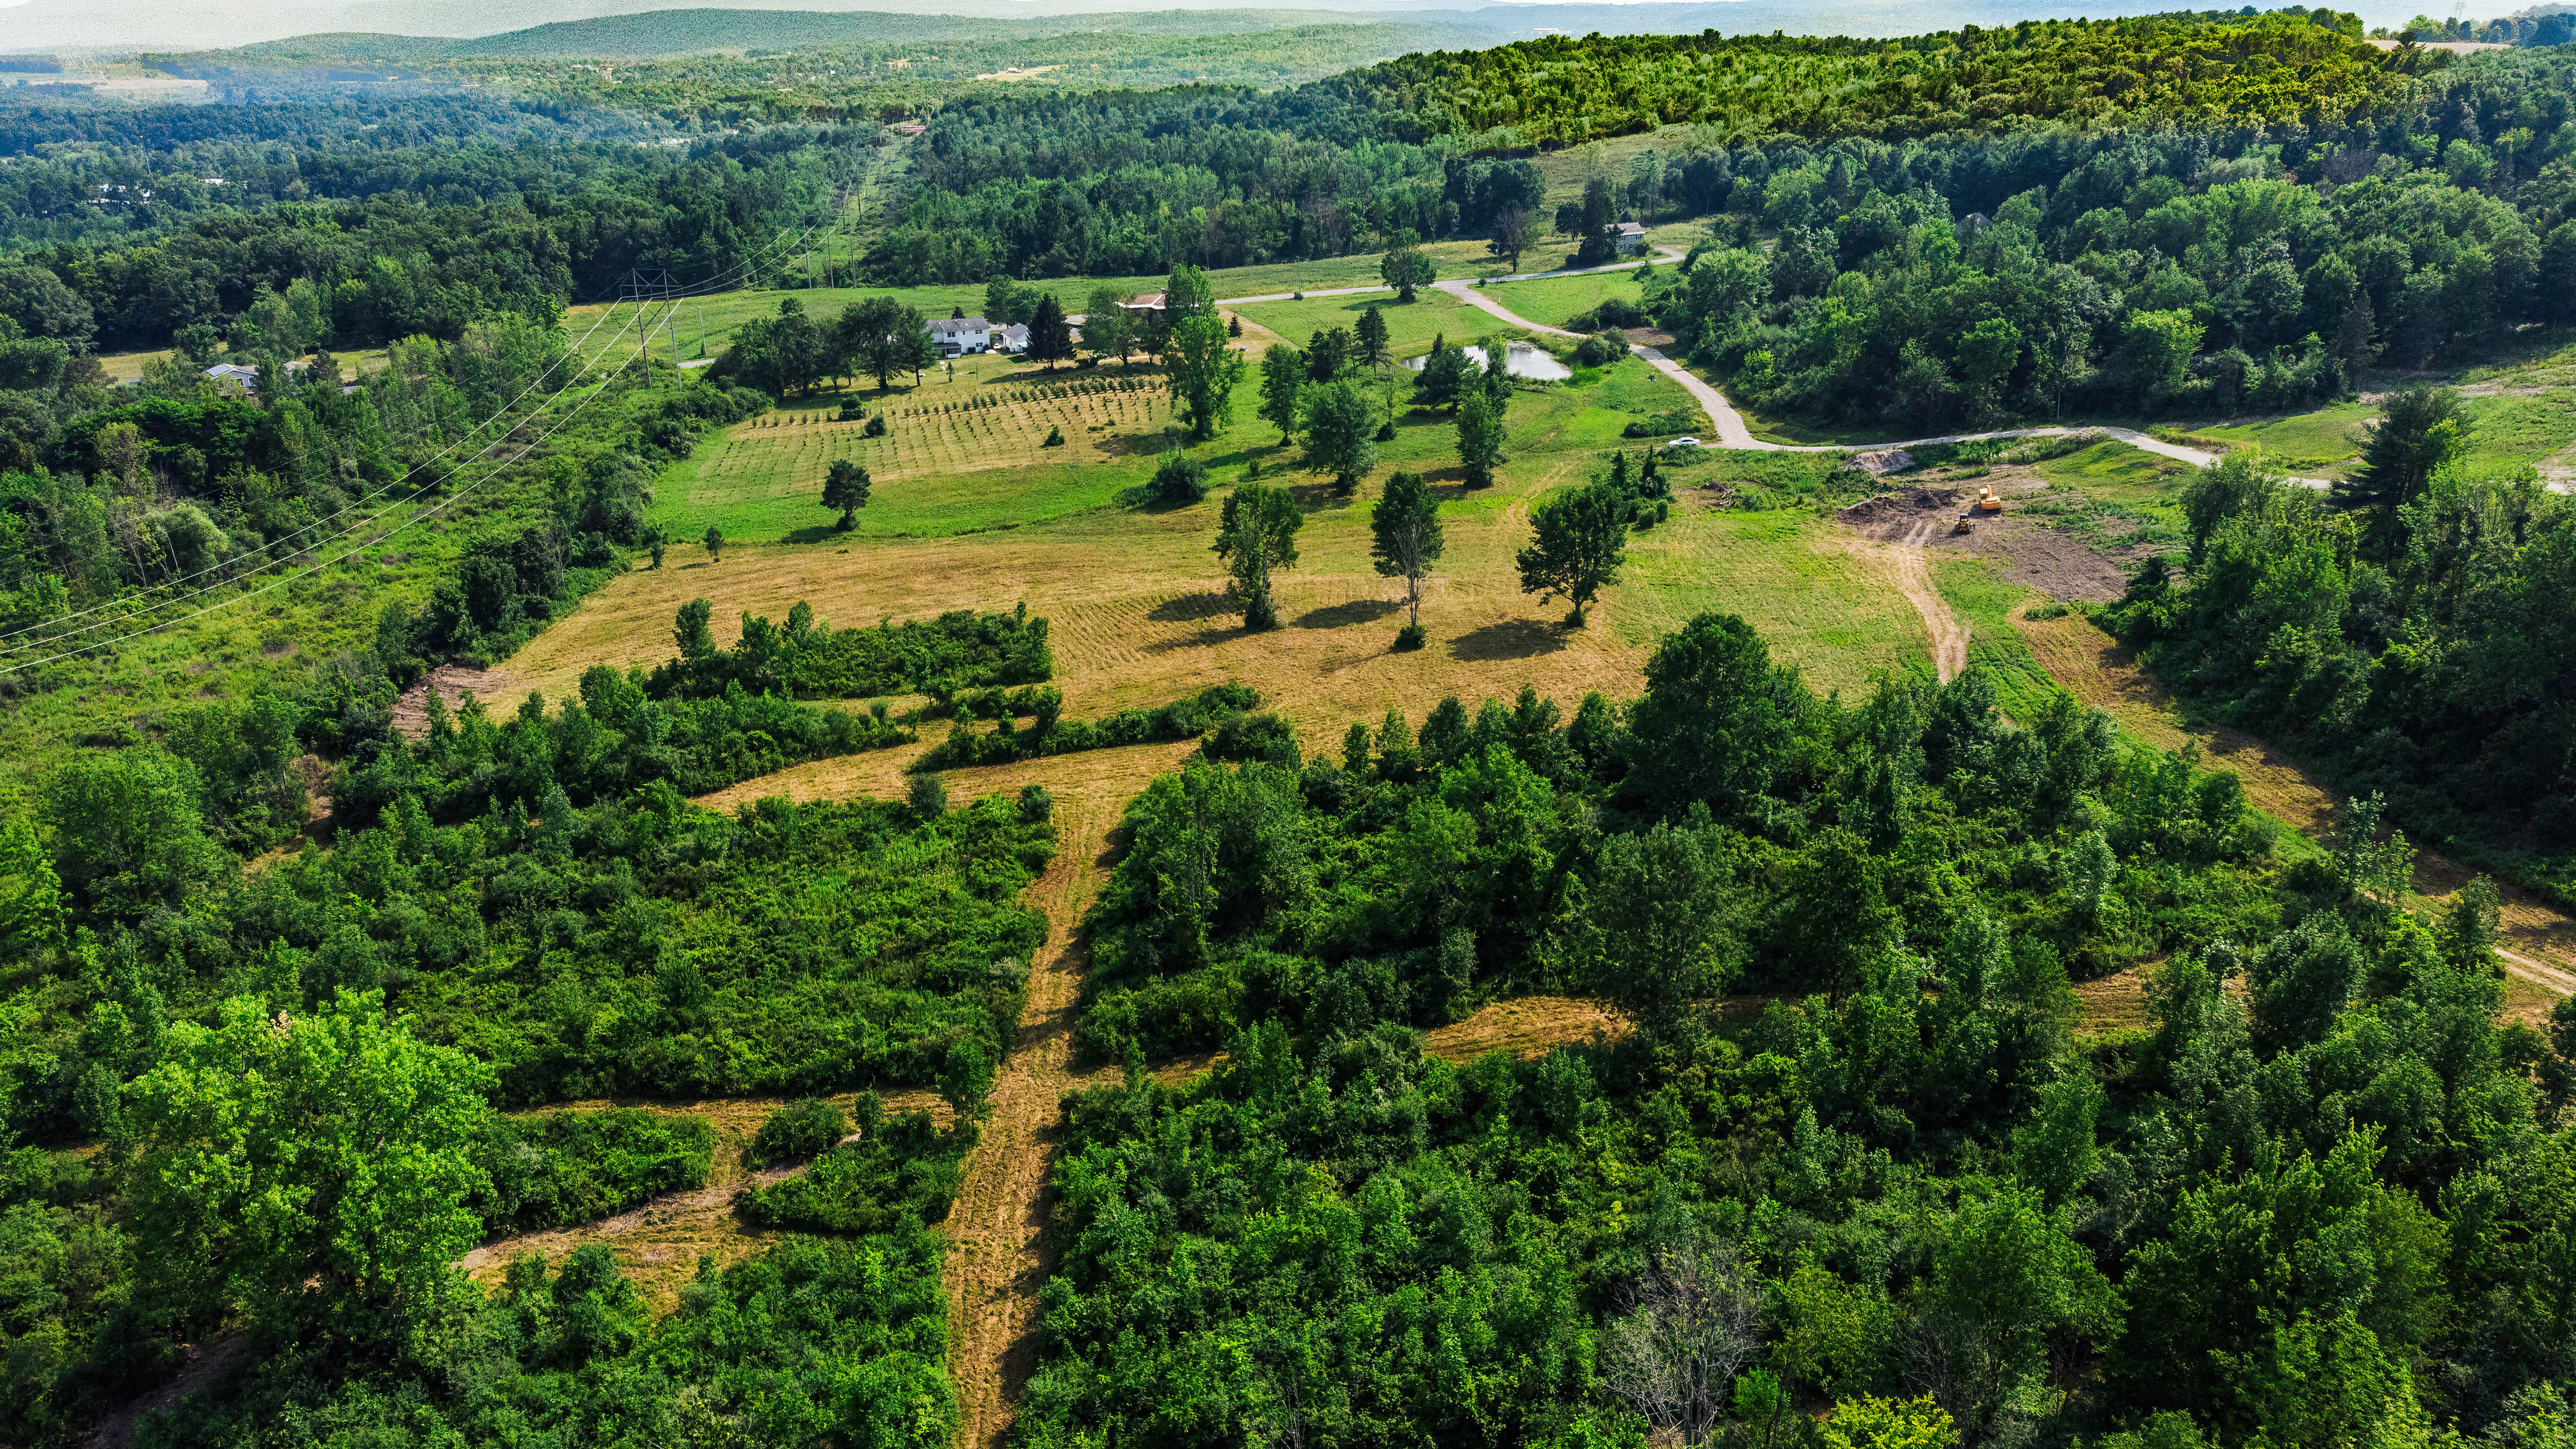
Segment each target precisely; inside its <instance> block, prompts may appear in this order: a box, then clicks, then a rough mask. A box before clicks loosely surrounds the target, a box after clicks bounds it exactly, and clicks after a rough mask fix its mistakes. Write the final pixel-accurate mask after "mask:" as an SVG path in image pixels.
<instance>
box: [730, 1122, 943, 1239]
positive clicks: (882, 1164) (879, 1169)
mask: <svg viewBox="0 0 2576 1449" xmlns="http://www.w3.org/2000/svg"><path fill="white" fill-rule="evenodd" d="M859 1132H860V1136H859V1140H858V1141H856V1142H848V1143H843V1144H842V1145H840V1146H838V1147H834V1148H832V1149H831V1150H830V1151H828V1152H825V1153H824V1154H823V1155H822V1156H821V1157H819V1158H817V1159H815V1162H814V1165H813V1167H812V1168H810V1169H808V1170H807V1171H806V1172H804V1173H803V1174H801V1175H799V1176H796V1177H791V1178H788V1179H786V1180H785V1181H783V1182H776V1183H772V1184H771V1185H769V1186H768V1187H764V1188H759V1189H755V1190H754V1191H751V1192H747V1193H745V1194H743V1197H742V1215H743V1217H744V1218H746V1219H747V1220H749V1221H750V1222H751V1224H752V1225H753V1226H754V1227H763V1228H786V1229H791V1230H798V1231H804V1232H817V1233H883V1232H890V1231H893V1230H894V1229H896V1228H899V1227H901V1226H902V1225H904V1224H905V1223H907V1222H915V1223H935V1222H938V1221H939V1220H940V1219H942V1218H944V1217H946V1216H948V1204H949V1202H950V1200H951V1199H953V1198H955V1197H956V1195H957V1183H958V1180H959V1178H960V1176H961V1175H962V1173H963V1167H964V1158H965V1155H966V1149H967V1148H968V1147H969V1146H971V1145H972V1144H973V1142H974V1140H975V1129H974V1127H973V1126H972V1125H971V1124H968V1125H962V1126H961V1127H960V1129H959V1130H957V1131H954V1132H941V1131H939V1130H938V1129H937V1128H935V1127H933V1126H931V1125H930V1116H929V1114H928V1113H924V1112H908V1113H906V1114H904V1115H903V1116H900V1117H895V1118H892V1119H889V1120H887V1121H885V1122H883V1123H868V1124H863V1125H862V1126H861V1127H860V1129H859Z"/></svg>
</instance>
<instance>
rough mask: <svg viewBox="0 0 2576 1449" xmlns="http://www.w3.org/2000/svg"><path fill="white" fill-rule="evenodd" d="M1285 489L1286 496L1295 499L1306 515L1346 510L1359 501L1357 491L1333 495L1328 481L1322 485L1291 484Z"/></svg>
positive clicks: (1331, 486) (1330, 483)
mask: <svg viewBox="0 0 2576 1449" xmlns="http://www.w3.org/2000/svg"><path fill="white" fill-rule="evenodd" d="M1287 487H1288V496H1289V497H1291V498H1294V499H1296V500H1297V507H1298V508H1299V509H1301V510H1303V511H1304V512H1307V513H1324V512H1328V511H1331V510H1334V509H1342V508H1348V507H1350V506H1351V505H1352V504H1354V503H1357V502H1359V501H1360V495H1359V490H1357V489H1353V490H1352V491H1350V492H1348V493H1335V492H1334V491H1333V485H1332V482H1331V481H1330V480H1329V479H1328V480H1326V481H1324V482H1322V483H1291V484H1289V485H1287Z"/></svg>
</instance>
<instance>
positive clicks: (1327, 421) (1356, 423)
mask: <svg viewBox="0 0 2576 1449" xmlns="http://www.w3.org/2000/svg"><path fill="white" fill-rule="evenodd" d="M1305 415H1306V416H1305V422H1306V466H1307V467H1310V468H1313V469H1314V470H1316V471H1317V472H1319V473H1330V474H1332V475H1333V491H1334V492H1336V493H1339V494H1343V495H1345V496H1347V495H1348V494H1350V493H1351V492H1352V491H1353V490H1354V489H1356V488H1358V487H1359V482H1360V479H1361V478H1362V477H1363V476H1365V475H1366V474H1367V472H1368V470H1370V469H1371V468H1374V467H1376V466H1377V443H1376V442H1375V437H1376V434H1377V410H1376V409H1375V408H1372V407H1370V406H1369V400H1368V398H1367V396H1366V395H1364V394H1363V393H1361V391H1360V390H1359V388H1358V387H1356V386H1354V385H1353V384H1352V383H1351V382H1350V380H1349V379H1347V378H1344V379H1342V380H1339V381H1336V382H1328V383H1325V384H1323V385H1321V386H1319V387H1310V388H1308V389H1307V390H1306V395H1305Z"/></svg>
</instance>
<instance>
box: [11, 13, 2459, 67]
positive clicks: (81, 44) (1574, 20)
mask: <svg viewBox="0 0 2576 1449" xmlns="http://www.w3.org/2000/svg"><path fill="white" fill-rule="evenodd" d="M686 8H687V9H694V10H723V11H732V12H740V13H742V14H744V15H745V16H749V15H751V14H780V15H791V14H792V15H799V16H806V17H813V18H817V19H821V18H835V17H837V18H847V19H849V20H851V21H853V22H860V23H864V22H865V20H866V19H867V18H868V17H885V18H887V19H891V18H893V17H914V18H936V19H948V20H954V21H988V22H1009V21H1015V20H1016V21H1045V22H1063V21H1070V20H1073V19H1077V18H1082V19H1099V20H1104V21H1106V20H1110V19H1112V18H1114V17H1120V16H1133V17H1140V19H1141V17H1144V16H1149V15H1156V14H1171V13H1175V12H1176V10H1177V7H1174V6H1170V5H1165V4H1156V3H1153V0H852V3H846V4H834V3H830V0H820V3H818V0H715V3H700V4H698V5H695V6H691V7H686ZM2184 8H2193V7H2189V6H2187V5H2183V4H2178V3H2173V0H2161V3H2159V0H2094V3H2089V4H2076V3H2041V4H2005V3H1995V0H1847V3H1831V0H1828V3H1823V4H1798V3H1789V0H1696V3H1676V0H1631V3H1600V4H1581V5H1569V4H1557V3H1506V4H1492V5H1483V6H1474V7H1467V8H1459V9H1428V8H1425V7H1422V6H1421V5H1419V4H1417V3H1413V0H1299V3H1298V4H1297V5H1296V6H1295V7H1293V8H1287V7H1271V6H1259V5H1244V6H1219V7H1205V6H1202V7H1198V8H1193V9H1191V10H1188V11H1185V12H1179V13H1188V14H1196V15H1209V14H1217V13H1223V12H1230V11H1231V12H1249V13H1251V14H1257V15H1261V16H1265V17H1274V16H1275V17H1285V16H1290V15H1295V16H1300V17H1306V18H1300V19H1297V20H1293V21H1290V20H1285V19H1282V20H1281V21H1280V23H1277V24H1255V25H1251V26H1245V27H1227V29H1238V28H1240V29H1286V28H1290V27H1291V26H1293V25H1299V24H1314V23H1319V17H1332V18H1340V17H1349V18H1350V23H1358V24H1366V23H1384V22H1405V23H1411V24H1430V25H1446V26H1457V27H1459V28H1461V29H1463V30H1472V31H1477V32H1483V33H1486V34H1491V35H1494V36H1495V37H1497V39H1496V40H1489V41H1482V42H1479V43H1486V44H1491V43H1499V41H1501V40H1511V39H1522V38H1526V37H1527V36H1528V35H1530V34H1533V33H1535V32H1537V31H1539V30H1542V29H1549V30H1563V31H1566V32H1569V33H1572V34H1577V35H1580V34H1584V33H1586V32H1589V31H1595V30H1597V31H1600V32H1603V33H1605V34H1687V33H1694V32H1697V31H1701V30H1707V29H1715V30H1719V31H1721V32H1724V33H1727V34H1738V33H1744V32H1768V31H1773V30H1785V31H1788V32H1790V33H1793V34H1812V35H1866V36H1887V35H1919V34H1924V33H1927V32H1930V31H1936V30H1952V29H1956V28H1958V27H1959V26H1960V25H1963V24H1975V25H1998V24H2010V23H2012V22H2014V21H2016V20H2021V19H2051V18H2070V17H2076V16H2084V17H2090V18H2096V19H2108V18H2113V17H2117V16H2124V15H2144V14H2153V13H2156V12H2158V11H2166V10H2176V9H2184ZM2338 8H2351V9H2354V10H2356V11H2357V12H2358V13H2360V15H2361V16H2362V18H2363V19H2364V20H2365V21H2366V22H2369V23H2371V24H2401V23H2403V22H2404V21H2405V20H2406V19H2407V18H2409V16H2410V15H2411V14H2412V11H2411V10H2409V9H2408V8H2407V7H2406V5H2405V4H2391V3H2387V0H2381V3H2378V4H2369V5H2355V6H2349V7H2338ZM680 9H681V7H671V6H661V5H654V4H651V3H649V0H643V3H639V0H533V3H532V0H280V3H277V4H273V5H269V6H265V7H261V8H259V9H222V10H217V9H213V8H210V7H207V6H205V5H203V4H202V3H200V0H131V3H128V4H126V5H123V6H118V7H113V8H103V7H100V6H98V5H97V4H95V3H94V0H28V3H26V4H24V5H21V6H18V7H16V8H14V9H9V10H6V11H0V54H9V53H27V52H46V51H58V52H77V53H83V54H94V55H133V54H137V53H140V52H144V51H174V50H185V51H215V50H226V49H238V48H245V47H251V46H271V45H275V44H276V43H279V42H285V41H291V40H298V39H300V40H303V41H306V42H312V41H318V40H321V39H323V38H325V37H328V38H329V39H330V40H332V41H334V42H342V41H344V40H345V39H346V38H349V37H359V36H366V37H378V38H381V39H382V40H383V41H388V42H391V41H402V40H450V41H454V40H476V39H479V40H483V41H487V42H497V41H500V40H501V39H503V38H504V37H510V36H524V35H526V34H528V33H529V32H531V31H537V30H547V29H553V28H557V27H565V26H578V25H582V24H585V23H588V22H596V21H606V20H632V19H635V18H639V17H643V16H648V15H656V14H663V13H675V12H677V11H679V10H680ZM814 28H819V27H814ZM1102 28H1112V27H1109V26H1105V25H1104V26H1103V27H1102ZM1117 28H1125V27H1117ZM1138 33H1156V31H1154V30H1151V29H1146V28H1145V27H1144V26H1143V25H1142V24H1141V23H1140V25H1139V26H1138ZM1164 33H1169V32H1164ZM1204 33H1224V32H1223V31H1219V30H1217V29H1215V28H1213V27H1211V29H1210V30H1208V31H1206V32H1204ZM860 38H886V37H885V36H883V35H882V33H881V34H880V35H878V36H875V37H860ZM545 43H546V44H547V45H548V47H549V48H548V49H547V50H545V51H544V52H542V53H545V54H565V53H572V52H569V51H563V50H556V49H553V48H551V47H552V46H554V45H556V44H570V43H575V36H573V35H569V34H564V35H557V36H553V37H549V38H548V39H547V41H546V42H545ZM807 43H809V44H826V43H831V42H825V41H815V42H807ZM748 44H750V45H752V46H754V47H756V48H763V49H775V48H780V47H777V46H771V45H766V44H762V43H760V42H748ZM727 48H732V47H727ZM390 49H391V48H390V47H388V48H386V52H385V53H387V55H388V58H393V57H392V56H391V54H390ZM440 53H441V54H459V53H468V52H457V51H442V52H440ZM470 53H473V54H484V53H487V52H485V51H481V50H476V51H473V52H470ZM502 53H505V54H536V53H540V52H536V51H529V50H511V51H505V52H502ZM581 53H584V54H618V53H621V52H615V51H585V52H581ZM623 53H626V54H645V53H662V54H681V53H688V52H685V51H682V52H672V51H664V52H635V51H630V52H623Z"/></svg>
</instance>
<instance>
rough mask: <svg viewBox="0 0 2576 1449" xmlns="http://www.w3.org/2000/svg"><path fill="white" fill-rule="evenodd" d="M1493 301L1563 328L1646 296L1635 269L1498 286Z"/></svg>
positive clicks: (1493, 294) (1532, 319) (1499, 284)
mask: <svg viewBox="0 0 2576 1449" xmlns="http://www.w3.org/2000/svg"><path fill="white" fill-rule="evenodd" d="M1486 290H1487V292H1488V293H1490V294H1491V295H1492V297H1493V299H1494V300H1495V301H1497V302H1500V303H1502V304H1503V305H1504V306H1506V307H1509V308H1510V309H1511V310H1512V311H1514V312H1516V313H1519V314H1520V315H1521V316H1523V317H1527V318H1528V319H1530V320H1531V321H1533V322H1544V323H1546V324H1547V325H1548V326H1550V327H1562V326H1564V325H1565V319H1566V318H1568V317H1572V316H1575V315H1577V314H1578V313H1583V312H1589V311H1591V310H1592V309H1593V308H1595V307H1598V306H1600V305H1601V304H1602V303H1603V302H1605V301H1608V300H1609V299H1611V298H1613V297H1616V298H1618V299H1619V300H1620V301H1623V302H1629V303H1634V302H1635V301H1636V300H1637V299H1638V297H1639V296H1641V295H1643V293H1644V292H1645V287H1644V285H1643V284H1641V283H1640V282H1638V280H1637V269H1636V268H1634V267H1631V268H1629V269H1628V270H1626V271H1620V272H1592V273H1589V274H1587V275H1584V276H1580V277H1549V278H1547V279H1546V280H1544V281H1537V282H1498V283H1496V284H1495V285H1493V286H1492V287H1489V288H1487V289H1486Z"/></svg>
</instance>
